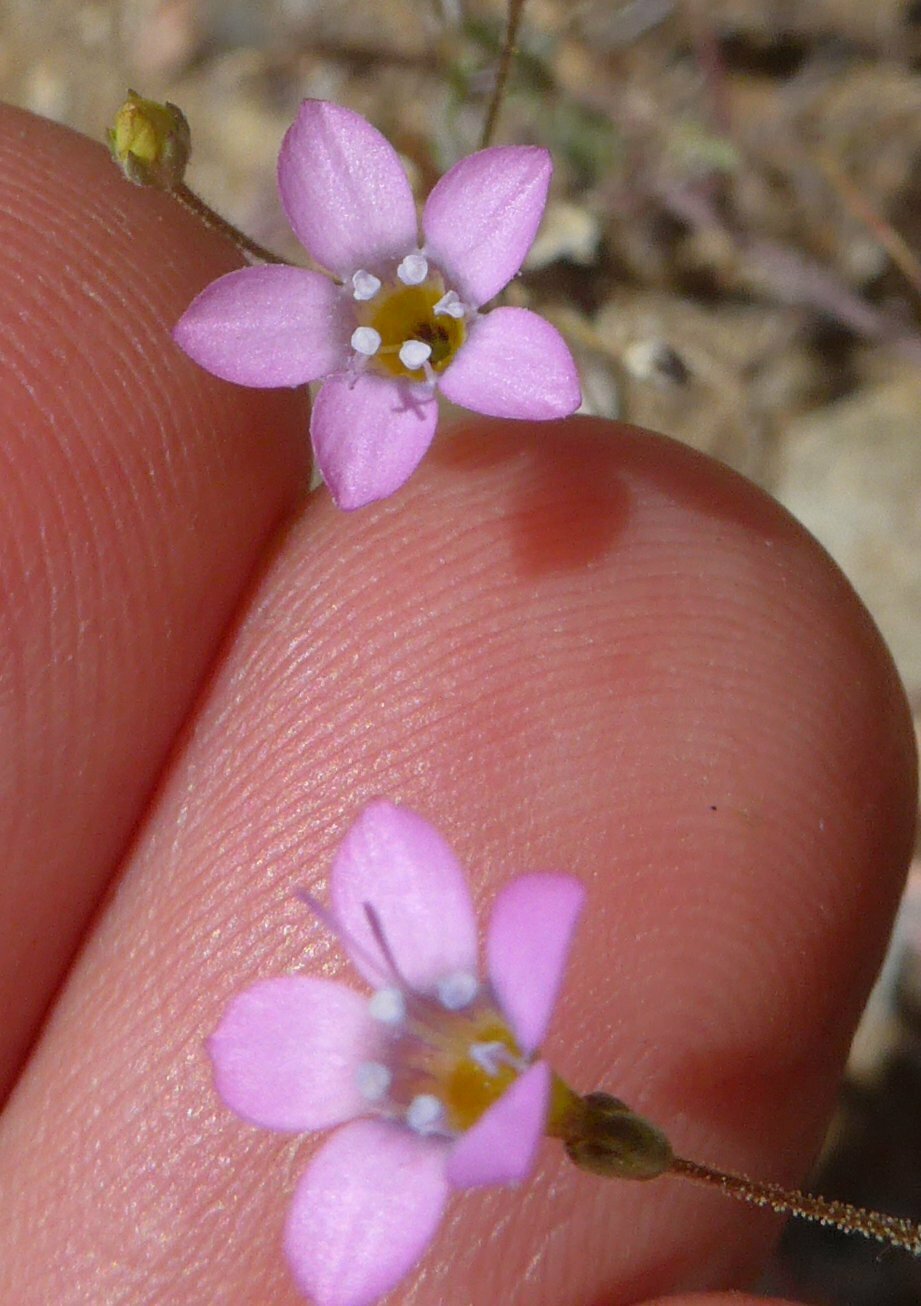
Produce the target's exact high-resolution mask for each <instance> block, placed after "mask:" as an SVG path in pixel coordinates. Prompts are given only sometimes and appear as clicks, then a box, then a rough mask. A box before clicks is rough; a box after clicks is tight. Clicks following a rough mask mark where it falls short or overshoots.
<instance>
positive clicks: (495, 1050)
mask: <svg viewBox="0 0 921 1306" xmlns="http://www.w3.org/2000/svg"><path fill="white" fill-rule="evenodd" d="M470 1060H471V1061H473V1062H474V1063H475V1064H476V1065H478V1066H479V1067H480V1069H481V1070H482V1071H483V1072H484V1073H485V1074H487V1075H498V1073H499V1067H500V1066H512V1067H513V1068H514V1069H515V1070H518V1071H521V1070H523V1069H524V1066H523V1065H522V1063H521V1062H520V1061H519V1059H518V1057H516V1056H513V1055H512V1053H511V1052H510V1051H509V1050H508V1048H507V1047H506V1046H505V1044H504V1043H500V1042H499V1040H498V1039H496V1040H495V1041H494V1042H492V1043H471V1044H470Z"/></svg>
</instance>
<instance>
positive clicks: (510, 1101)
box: [447, 1061, 550, 1188]
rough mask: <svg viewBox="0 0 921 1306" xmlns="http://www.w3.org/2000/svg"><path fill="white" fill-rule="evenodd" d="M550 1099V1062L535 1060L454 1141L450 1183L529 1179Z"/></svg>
mask: <svg viewBox="0 0 921 1306" xmlns="http://www.w3.org/2000/svg"><path fill="white" fill-rule="evenodd" d="M549 1102H550V1067H549V1066H548V1064H547V1062H546V1061H538V1062H536V1063H535V1065H533V1066H531V1067H530V1069H529V1070H526V1071H525V1073H524V1074H523V1075H522V1076H521V1078H520V1079H516V1080H515V1082H514V1084H512V1086H511V1088H510V1089H509V1090H508V1091H507V1092H506V1093H503V1095H502V1097H500V1098H499V1101H498V1102H496V1103H495V1105H494V1106H491V1107H490V1108H489V1110H488V1111H487V1112H486V1113H485V1114H484V1115H482V1116H481V1117H480V1119H479V1120H478V1121H477V1122H476V1124H475V1125H474V1126H473V1128H472V1129H468V1130H467V1132H466V1133H465V1134H461V1136H460V1138H459V1139H458V1140H457V1142H456V1143H455V1144H454V1146H453V1147H452V1149H451V1151H450V1152H449V1154H448V1166H447V1173H448V1182H449V1183H450V1184H451V1186H452V1188H482V1187H484V1186H485V1185H487V1184H517V1183H520V1182H521V1180H522V1179H527V1177H528V1175H529V1174H530V1173H531V1170H532V1169H533V1166H534V1159H535V1157H536V1155H537V1145H538V1143H539V1142H540V1140H541V1136H542V1135H543V1132H544V1129H545V1127H546V1124H547V1111H548V1107H549Z"/></svg>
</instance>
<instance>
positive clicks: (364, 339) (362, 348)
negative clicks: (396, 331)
mask: <svg viewBox="0 0 921 1306" xmlns="http://www.w3.org/2000/svg"><path fill="white" fill-rule="evenodd" d="M380 347H381V335H380V332H379V331H375V330H374V327H356V328H355V330H354V331H353V332H352V348H353V349H354V350H355V353H356V354H364V355H365V357H366V358H373V356H374V355H375V354H376V353H377V351H378V350H379V349H380Z"/></svg>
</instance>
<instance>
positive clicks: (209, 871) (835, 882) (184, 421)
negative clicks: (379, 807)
mask: <svg viewBox="0 0 921 1306" xmlns="http://www.w3.org/2000/svg"><path fill="white" fill-rule="evenodd" d="M0 177H2V178H3V181H2V184H0V250H2V251H3V253H2V255H0V355H2V358H0V401H2V407H0V411H2V412H3V414H4V426H3V430H2V432H0V578H2V590H0V775H2V776H3V784H2V786H0V846H2V847H3V849H4V858H3V863H2V868H0V1002H2V1009H3V1010H4V1012H5V1018H4V1022H3V1026H2V1029H0V1056H2V1058H3V1060H2V1063H0V1064H2V1065H3V1067H4V1069H5V1076H6V1078H5V1083H6V1084H7V1085H8V1086H11V1087H12V1086H14V1087H13V1088H12V1094H11V1096H10V1098H9V1101H8V1103H7V1106H6V1109H5V1112H4V1114H3V1116H2V1118H0V1300H3V1301H10V1302H12V1301H15V1302H16V1303H17V1304H18V1306H40V1304H41V1306H45V1304H46V1303H48V1302H55V1303H56V1306H73V1304H76V1303H88V1302H92V1303H94V1304H95V1303H103V1302H104V1303H117V1302H126V1303H127V1302H131V1303H137V1302H148V1303H174V1302H175V1303H182V1304H183V1306H198V1304H199V1303H201V1306H205V1303H208V1304H209V1306H210V1304H212V1303H231V1302H232V1303H257V1302H258V1303H269V1302H271V1303H273V1306H275V1304H276V1303H277V1304H279V1306H288V1304H289V1303H290V1304H291V1306H293V1304H294V1303H296V1302H297V1301H298V1300H299V1298H298V1296H297V1293H296V1291H295V1289H294V1287H293V1285H292V1283H291V1281H290V1279H289V1277H288V1274H287V1271H286V1268H285V1265H284V1262H283V1259H282V1256H281V1251H280V1246H281V1231H282V1224H283V1220H284V1213H285V1208H286V1204H287V1202H288V1200H289V1197H290V1194H291V1192H292V1188H293V1185H294V1183H295V1181H296V1178H297V1176H298V1175H299V1174H300V1173H301V1172H302V1170H303V1167H304V1165H305V1164H306V1162H307V1160H308V1157H309V1155H310V1152H311V1150H312V1148H313V1146H314V1140H313V1139H299V1138H296V1139H291V1138H288V1137H282V1136H279V1135H273V1134H270V1133H268V1132H265V1131H261V1130H256V1129H253V1128H250V1127H248V1126H247V1125H245V1124H243V1123H242V1122H241V1121H239V1120H238V1119H236V1118H235V1117H234V1116H233V1115H231V1114H230V1112H228V1111H227V1110H226V1109H225V1108H224V1107H223V1106H222V1105H221V1103H220V1102H219V1100H218V1099H217V1098H216V1096H215V1094H214V1092H213V1090H212V1087H211V1080H210V1070H209V1065H208V1061H207V1058H206V1055H205V1052H204V1046H203V1042H204V1039H205V1037H206V1036H207V1034H208V1033H209V1032H210V1031H211V1030H212V1029H213V1028H214V1026H215V1024H216V1022H217V1021H218V1019H219V1017H220V1014H221V1012H222V1010H223V1008H224V1006H225V1004H226V1002H227V1001H228V999H229V998H230V997H231V996H232V995H233V994H234V993H235V992H237V991H238V990H239V989H240V988H241V987H243V986H244V985H246V984H248V983H250V982H252V981H253V980H255V979H257V978H260V977H268V976H273V975H279V974H284V973H290V972H292V971H295V970H302V971H304V972H305V973H313V974H328V975H340V974H341V975H343V977H348V967H347V964H346V963H345V962H344V960H343V958H342V957H341V956H340V954H339V951H338V949H337V948H336V947H335V945H332V946H330V945H329V943H328V941H327V940H326V939H325V938H324V936H323V934H322V931H321V930H319V929H318V928H317V925H316V922H314V921H313V920H312V919H311V918H310V917H309V915H308V913H307V912H306V910H305V908H304V907H303V905H302V904H301V903H300V902H299V901H298V900H297V899H295V898H294V896H293V893H292V890H293V889H294V888H295V886H298V885H303V886H305V887H307V888H309V889H311V890H313V891H314V892H316V893H317V895H318V896H319V897H320V898H321V899H322V898H323V897H324V894H325V877H326V875H327V872H328V869H329V865H330V859H331V856H332V854H333V852H334V850H335V847H336V845H337V842H338V840H339V839H340V838H341V836H342V834H343V832H344V831H345V829H346V828H347V827H348V825H349V824H350V822H351V821H352V820H353V819H354V817H355V815H356V814H357V812H358V811H359V810H360V808H361V807H362V805H363V804H364V803H365V802H366V801H367V800H368V799H369V798H371V797H373V796H378V795H380V796H384V797H387V798H391V799H394V800H398V801H401V802H405V803H406V804H408V805H410V806H412V807H414V808H415V809H417V810H418V811H420V812H421V813H422V814H423V815H425V816H426V817H427V818H429V819H430V820H432V821H433V822H434V823H435V824H436V825H438V826H439V828H441V829H442V830H443V831H444V832H445V834H446V835H447V837H448V838H449V839H450V841H451V842H452V843H453V845H454V846H455V848H456V849H457V851H458V853H459V855H460V856H461V859H462V861H463V862H464V864H465V865H466V866H467V867H469V868H470V875H471V880H472V883H473V886H474V891H475V895H476V898H477V901H478V904H479V905H480V906H481V907H482V908H483V909H484V911H485V910H486V909H487V908H488V905H489V903H490V902H491V901H492V899H493V897H494V895H495V893H496V891H497V889H498V888H499V887H500V886H501V885H503V884H504V883H506V882H507V881H508V879H509V878H510V877H511V876H513V875H514V874H516V873H518V872H520V871H523V870H528V869H558V870H563V871H567V872H571V873H573V874H576V875H578V876H581V877H582V878H583V879H584V881H585V883H586V885H587V888H588V906H587V909H586V911H585V914H584V918H583V920H582V922H581V924H580V927H579V931H578V934H577V936H576V941H575V947H574V953H573V959H572V964H571V967H570V970H569V973H568V976H567V980H566V984H565V989H564V992H563V996H562V998H561V1001H560V1003H559V1007H558V1010H557V1013H556V1016H555V1018H554V1022H553V1025H552V1029H551V1035H550V1038H549V1040H548V1043H547V1047H546V1052H547V1055H548V1057H549V1058H550V1060H551V1061H552V1063H553V1064H554V1066H555V1067H556V1069H557V1070H558V1071H559V1072H560V1073H561V1074H562V1075H563V1076H564V1077H565V1078H566V1079H567V1080H568V1081H569V1082H570V1083H571V1084H572V1085H573V1086H574V1087H576V1088H578V1089H581V1090H584V1091H588V1090H590V1089H599V1088H604V1089H607V1090H608V1091H609V1092H612V1093H614V1094H616V1095H617V1096H618V1097H621V1098H623V1099H624V1100H626V1101H627V1102H629V1103H630V1104H631V1105H632V1106H634V1107H635V1108H636V1109H638V1110H640V1111H642V1112H643V1113H644V1114H646V1115H647V1116H649V1117H650V1118H652V1119H653V1120H655V1121H656V1122H657V1123H658V1124H659V1125H660V1126H661V1127H662V1128H664V1129H665V1130H666V1132H667V1133H668V1134H669V1136H670V1138H671V1139H672V1142H673V1143H674V1145H675V1147H676V1148H677V1150H679V1151H680V1152H681V1153H682V1154H684V1155H687V1156H691V1157H694V1158H696V1159H698V1160H703V1161H708V1162H711V1163H715V1164H719V1165H722V1166H724V1167H728V1168H734V1169H738V1170H743V1171H745V1172H747V1173H750V1174H753V1175H757V1176H759V1177H761V1178H764V1179H774V1180H779V1181H782V1182H786V1183H791V1182H798V1181H800V1180H801V1179H802V1178H803V1176H804V1174H805V1172H806V1171H807V1170H808V1167H809V1163H810V1161H811V1160H812V1158H813V1156H814V1153H815V1150H816V1147H817V1145H818V1143H819V1140H820V1138H821V1135H822V1130H823V1126H824V1124H825V1122H826V1121H827V1118H828V1113H829V1109H830V1106H831V1104H832V1101H833V1097H834V1092H835V1085H836V1082H837V1079H838V1077H839V1075H840V1072H841V1067H842V1064H843V1060H844V1057H845V1054H846V1050H847V1046H848V1040H849V1036H850V1033H851V1031H852V1030H853V1027H854V1023H855V1021H856V1019H857V1016H858V1014H859V1011H860V1009H861V1005H862V1003H863V1000H864V998H865V996H866V993H867V990H868V987H869V985H870V983H871V981H872V978H873V975H874V971H875V969H876V967H877V965H878V963H879V961H880V958H881V955H882V952H883V949H884V945H885V940H886V935H887V932H888V929H889V926H890V923H891V919H892V914H893V910H894V907H895V904H896V902H897V898H898V894H899V889H900V886H901V883H902V879H903V875H904V870H905V866H906V863H907V859H908V856H909V851H910V848H911V843H912V833H913V812H914V800H915V772H914V746H913V740H912V732H911V729H910V720H909V715H908V710H907V707H906V704H905V700H904V695H903V692H902V690H901V687H900V685H899V683H898V680H897V677H896V674H895V671H894V669H893V667H892V664H891V661H890V659H889V657H888V654H887V653H886V650H885V648H884V646H883V644H882V642H881V640H880V638H879V636H878V634H877V633H876V631H875V629H874V627H873V626H872V623H871V622H870V619H869V618H868V616H867V615H866V613H865V611H864V610H863V608H862V607H861V605H860V604H859V602H858V601H857V599H856V598H855V596H854V594H853V592H852V591H851V590H850V588H849V586H848V585H847V582H846V581H845V580H844V579H843V577H842V576H841V574H840V573H839V572H838V571H837V570H836V568H835V567H834V566H833V564H832V563H831V562H830V561H829V559H828V558H827V557H826V555H825V554H824V553H823V552H822V551H821V549H820V548H819V547H818V546H817V545H816V544H815V542H814V541H813V540H811V539H810V538H809V536H808V535H806V533H805V532H804V531H803V530H802V529H801V528H800V527H798V526H797V525H796V524H795V523H794V522H793V521H792V520H791V519H790V518H789V517H788V516H787V515H786V514H785V513H784V512H783V511H782V510H781V509H779V508H778V507H777V506H776V505H775V504H773V503H772V502H771V501H770V500H768V499H767V498H766V497H765V496H764V495H763V494H761V493H760V492H759V491H757V490H756V489H754V488H753V487H752V486H750V485H748V484H747V483H746V482H744V481H742V480H740V479H739V478H738V477H736V476H734V475H732V474H731V473H729V472H727V471H726V470H725V469H723V468H721V467H720V466H719V465H717V464H715V463H712V462H710V461H708V460H706V459H704V458H702V457H700V456H699V455H697V454H694V453H692V452H690V451H688V450H687V449H685V448H683V447H682V446H680V445H678V444H675V443H673V442H671V441H668V440H665V439H663V438H661V437H656V436H652V435H650V434H648V433H645V432H640V431H636V430H631V429H629V428H625V427H622V426H618V425H617V424H613V423H609V422H602V421H594V420H581V419H573V420H571V421H568V422H561V423H552V424H548V425H544V426H535V425H530V424H526V423H521V424H513V423H502V422H494V421H485V420H470V421H469V422H467V423H466V425H465V426H464V427H463V428H462V429H461V430H460V431H457V432H455V433H454V434H452V435H451V437H450V438H447V439H441V440H440V441H439V442H438V443H436V446H435V448H434V449H433V451H432V453H431V454H430V455H429V457H428V458H427V459H426V460H425V462H424V463H423V466H422V467H421V468H420V470H419V471H418V472H417V474H416V475H415V476H414V477H413V479H412V481H411V482H410V484H409V485H408V486H407V487H406V489H405V490H404V491H402V492H401V493H400V494H399V495H398V496H396V497H395V498H394V499H393V500H391V501H389V502H386V503H383V504H380V505H376V506H375V507H372V508H368V509H365V510H362V511H361V512H359V513H357V514H353V515H344V514H342V513H338V512H336V510H335V509H334V508H333V507H332V506H331V504H330V502H329V500H328V497H327V496H326V494H325V492H322V491H321V492H319V493H317V494H316V495H312V496H310V497H309V498H308V497H306V496H305V494H304V484H305V478H306V475H307V471H308V449H307V442H306V421H307V412H306V402H305V398H304V395H303V394H301V393H289V392H255V391H247V390H242V389H238V388H236V387H233V386H230V385H227V384H225V383H223V382H220V381H217V380H216V379H214V378H212V377H210V376H208V375H206V374H205V373H204V372H202V371H200V370H199V369H197V368H196V367H195V366H194V365H193V364H192V363H191V362H190V361H189V360H188V359H186V358H185V357H184V356H183V355H182V354H181V353H180V352H179V351H178V350H177V349H175V348H174V346H173V345H172V343H171V341H170V339H169V335H168V330H169V327H170V326H171V324H172V323H173V322H174V321H175V320H176V319H177V318H178V317H179V315H180V314H181V312H182V311H183V309H184V308H185V307H186V305H187V304H188V302H189V301H190V299H191V297H192V296H193V295H194V294H195V293H196V292H197V291H198V290H200V289H201V288H202V286H204V285H205V284H206V283H207V282H208V281H210V280H212V279H213V278H214V277H215V276H216V275H218V274H220V273H221V272H223V271H226V270H228V269H229V268H230V267H232V266H235V265H236V256H235V254H234V252H233V251H232V250H231V249H230V248H229V247H228V246H227V245H226V244H224V243H223V242H222V241H221V240H220V239H218V238H217V237H213V236H211V235H209V234H207V233H205V232H204V231H203V230H202V229H200V228H199V227H197V226H196V224H195V222H194V220H193V219H191V218H190V217H189V216H188V215H187V214H185V213H184V212H182V211H180V210H179V209H178V207H177V206H175V205H174V204H173V203H172V202H171V201H170V200H169V199H168V198H167V197H164V196H162V195H157V194H153V193H151V192H145V191H140V190H137V189H134V188H132V187H130V186H129V185H128V184H127V183H125V182H124V181H123V180H122V179H121V178H120V176H119V175H118V173H117V172H116V170H115V168H114V167H113V166H112V165H111V164H110V162H109V161H108V159H107V158H106V156H105V154H104V152H103V150H102V149H101V148H99V147H97V146H95V145H93V144H91V143H89V142H87V141H85V140H83V139H82V138H79V137H76V136H74V135H72V134H70V133H68V132H66V131H64V130H63V129H61V128H59V127H55V126H52V125H50V124H48V123H45V122H43V121H41V120H38V119H35V118H32V117H30V116H28V115H25V114H22V113H20V112H18V111H15V110H6V111H4V112H3V113H2V114H0ZM43 1016H44V1017H45V1020H44V1023H43V1024H42V1023H41V1022H42V1019H43ZM776 1233H777V1222H776V1220H774V1219H773V1218H772V1217H768V1216H764V1215H762V1214H761V1213H757V1212H752V1211H750V1210H748V1209H747V1208H744V1207H741V1206H738V1205H736V1204H734V1203H732V1202H729V1201H727V1200H726V1199H725V1198H722V1197H721V1196H720V1195H718V1194H716V1193H708V1192H705V1191H703V1190H700V1189H697V1188H695V1187H692V1186H690V1185H688V1184H687V1183H685V1182H682V1181H679V1180H676V1179H660V1180H656V1181H653V1182H651V1183H647V1184H639V1183H633V1184H631V1183H627V1182H616V1181H604V1180H601V1179H598V1178H595V1177H593V1176H591V1175H588V1174H583V1173H580V1172H578V1171H576V1170H575V1169H574V1168H573V1167H572V1166H571V1164H570V1163H569V1162H568V1161H567V1160H566V1159H565V1157H564V1156H563V1154H562V1152H561V1149H560V1148H559V1145H558V1144H556V1143H554V1142H548V1143H547V1144H546V1145H545V1146H544V1148H543V1149H542V1151H541V1155H540V1160H539V1164H538V1167H537V1170H536V1173H535V1175H534V1177H533V1179H532V1180H531V1181H530V1182H529V1183H528V1184H527V1185H526V1186H525V1187H524V1188H523V1189H521V1190H519V1191H510V1190H496V1191H490V1192H483V1193H471V1194H468V1195H467V1196H465V1197H462V1198H458V1199H457V1200H456V1201H454V1202H453V1203H452V1205H451V1207H450V1209H449V1214H448V1217H447V1219H446V1221H445V1223H444V1225H443V1227H442V1230H441V1232H440V1233H439V1235H438V1237H437V1239H436V1242H435V1244H434V1245H433V1247H432V1249H431V1251H430V1252H429V1254H428V1256H427V1257H426V1258H425V1260H424V1261H423V1263H422V1265H421V1267H420V1269H419V1271H418V1272H417V1273H416V1274H414V1275H413V1276H411V1277H410V1278H409V1279H408V1280H407V1283H406V1285H405V1287H404V1288H403V1289H401V1290H400V1291H398V1292H397V1293H395V1294H394V1297H393V1301H394V1302H403V1303H410V1302H411V1303H413V1304H414V1306H427V1304H428V1303H432V1306H434V1304H435V1303H443V1304H444V1306H466V1304H467V1303H477V1304H478V1306H479V1303H483V1302H492V1301H503V1302H509V1303H513V1306H550V1304H551V1303H553V1304H554V1306H620V1304H626V1303H638V1302H649V1301H651V1300H652V1299H658V1298H661V1297H662V1296H663V1295H669V1294H677V1295H669V1296H668V1300H669V1302H671V1303H673V1306H674V1304H675V1303H681V1302H685V1303H688V1304H689V1303H690V1302H691V1301H694V1302H695V1303H697V1306H705V1303H706V1306H717V1303H719V1302H721V1301H728V1300H730V1295H729V1294H727V1293H724V1292H723V1291H722V1290H728V1289H731V1288H733V1287H739V1286H741V1287H744V1286H745V1285H746V1284H747V1283H750V1282H751V1280H752V1277H753V1276H754V1275H755V1274H756V1273H757V1271H758V1268H759V1266H760V1265H761V1264H762V1263H763V1260H764V1258H765V1256H766V1254H767V1252H768V1250H769V1248H770V1245H771V1243H772V1240H773V1239H774V1238H775V1236H776ZM493 1235H495V1236H494V1237H493ZM695 1291H699V1292H701V1293H709V1294H712V1295H700V1296H691V1295H682V1294H692V1293H694V1292H695ZM731 1300H732V1301H733V1302H734V1303H736V1306H743V1304H744V1303H748V1302H750V1301H752V1300H753V1299H749V1298H748V1297H746V1296H745V1295H744V1294H742V1295H731Z"/></svg>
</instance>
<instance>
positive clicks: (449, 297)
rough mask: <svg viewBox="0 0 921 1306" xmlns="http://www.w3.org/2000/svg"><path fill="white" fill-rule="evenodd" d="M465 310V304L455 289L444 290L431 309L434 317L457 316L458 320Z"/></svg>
mask: <svg viewBox="0 0 921 1306" xmlns="http://www.w3.org/2000/svg"><path fill="white" fill-rule="evenodd" d="M466 311H467V309H466V306H465V305H464V302H463V300H462V299H461V297H460V295H459V294H458V293H457V291H456V290H446V291H445V293H444V294H443V295H442V297H441V299H439V301H438V303H437V304H436V305H435V306H434V308H433V309H432V312H433V313H434V314H435V316H436V317H453V318H457V320H458V321H460V319H461V318H462V317H463V316H464V314H465V313H466Z"/></svg>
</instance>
